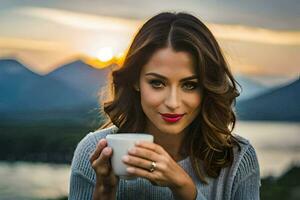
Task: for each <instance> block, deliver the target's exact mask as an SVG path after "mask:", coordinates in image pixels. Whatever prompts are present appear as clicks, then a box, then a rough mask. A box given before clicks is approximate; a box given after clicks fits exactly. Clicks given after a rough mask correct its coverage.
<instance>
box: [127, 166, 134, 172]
mask: <svg viewBox="0 0 300 200" xmlns="http://www.w3.org/2000/svg"><path fill="white" fill-rule="evenodd" d="M126 171H127V172H130V173H133V172H134V168H133V167H127V168H126Z"/></svg>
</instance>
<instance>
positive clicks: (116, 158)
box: [106, 133, 153, 179]
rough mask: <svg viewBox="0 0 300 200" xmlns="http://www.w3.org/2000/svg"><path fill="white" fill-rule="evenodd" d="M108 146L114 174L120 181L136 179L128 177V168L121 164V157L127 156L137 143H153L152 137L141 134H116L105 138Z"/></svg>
mask: <svg viewBox="0 0 300 200" xmlns="http://www.w3.org/2000/svg"><path fill="white" fill-rule="evenodd" d="M106 140H107V143H108V146H109V147H111V148H112V150H113V155H112V158H111V164H112V168H113V170H114V173H115V174H116V175H117V176H119V177H120V178H122V179H134V178H136V177H134V176H132V175H129V174H128V173H127V171H126V168H127V167H128V166H127V165H126V164H124V163H123V161H122V157H123V156H124V155H127V154H128V150H129V149H130V148H132V147H134V146H135V142H137V141H149V142H153V136H152V135H150V134H142V133H118V134H109V135H107V136H106Z"/></svg>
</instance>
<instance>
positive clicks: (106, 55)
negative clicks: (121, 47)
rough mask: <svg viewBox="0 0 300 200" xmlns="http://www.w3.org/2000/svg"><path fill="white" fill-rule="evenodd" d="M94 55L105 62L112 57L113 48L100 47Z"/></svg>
mask: <svg viewBox="0 0 300 200" xmlns="http://www.w3.org/2000/svg"><path fill="white" fill-rule="evenodd" d="M96 57H97V58H98V59H99V60H100V61H102V62H107V61H109V60H111V59H112V58H113V57H114V53H113V48H112V47H103V48H101V49H100V50H99V51H98V52H97V54H96Z"/></svg>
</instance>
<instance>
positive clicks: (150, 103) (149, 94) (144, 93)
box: [140, 85, 163, 107]
mask: <svg viewBox="0 0 300 200" xmlns="http://www.w3.org/2000/svg"><path fill="white" fill-rule="evenodd" d="M140 92H141V103H142V106H143V107H157V106H159V105H160V104H161V103H162V102H163V95H162V93H161V92H157V91H155V90H153V89H152V88H150V87H149V86H147V85H141V91H140Z"/></svg>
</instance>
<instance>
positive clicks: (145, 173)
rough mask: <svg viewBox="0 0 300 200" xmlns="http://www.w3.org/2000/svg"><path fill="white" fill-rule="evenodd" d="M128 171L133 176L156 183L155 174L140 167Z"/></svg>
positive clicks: (130, 168)
mask: <svg viewBox="0 0 300 200" xmlns="http://www.w3.org/2000/svg"><path fill="white" fill-rule="evenodd" d="M126 171H127V172H128V173H129V174H131V175H133V176H138V177H142V178H145V179H148V180H149V181H154V174H153V172H149V171H148V170H145V169H141V168H138V167H127V168H126Z"/></svg>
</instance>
